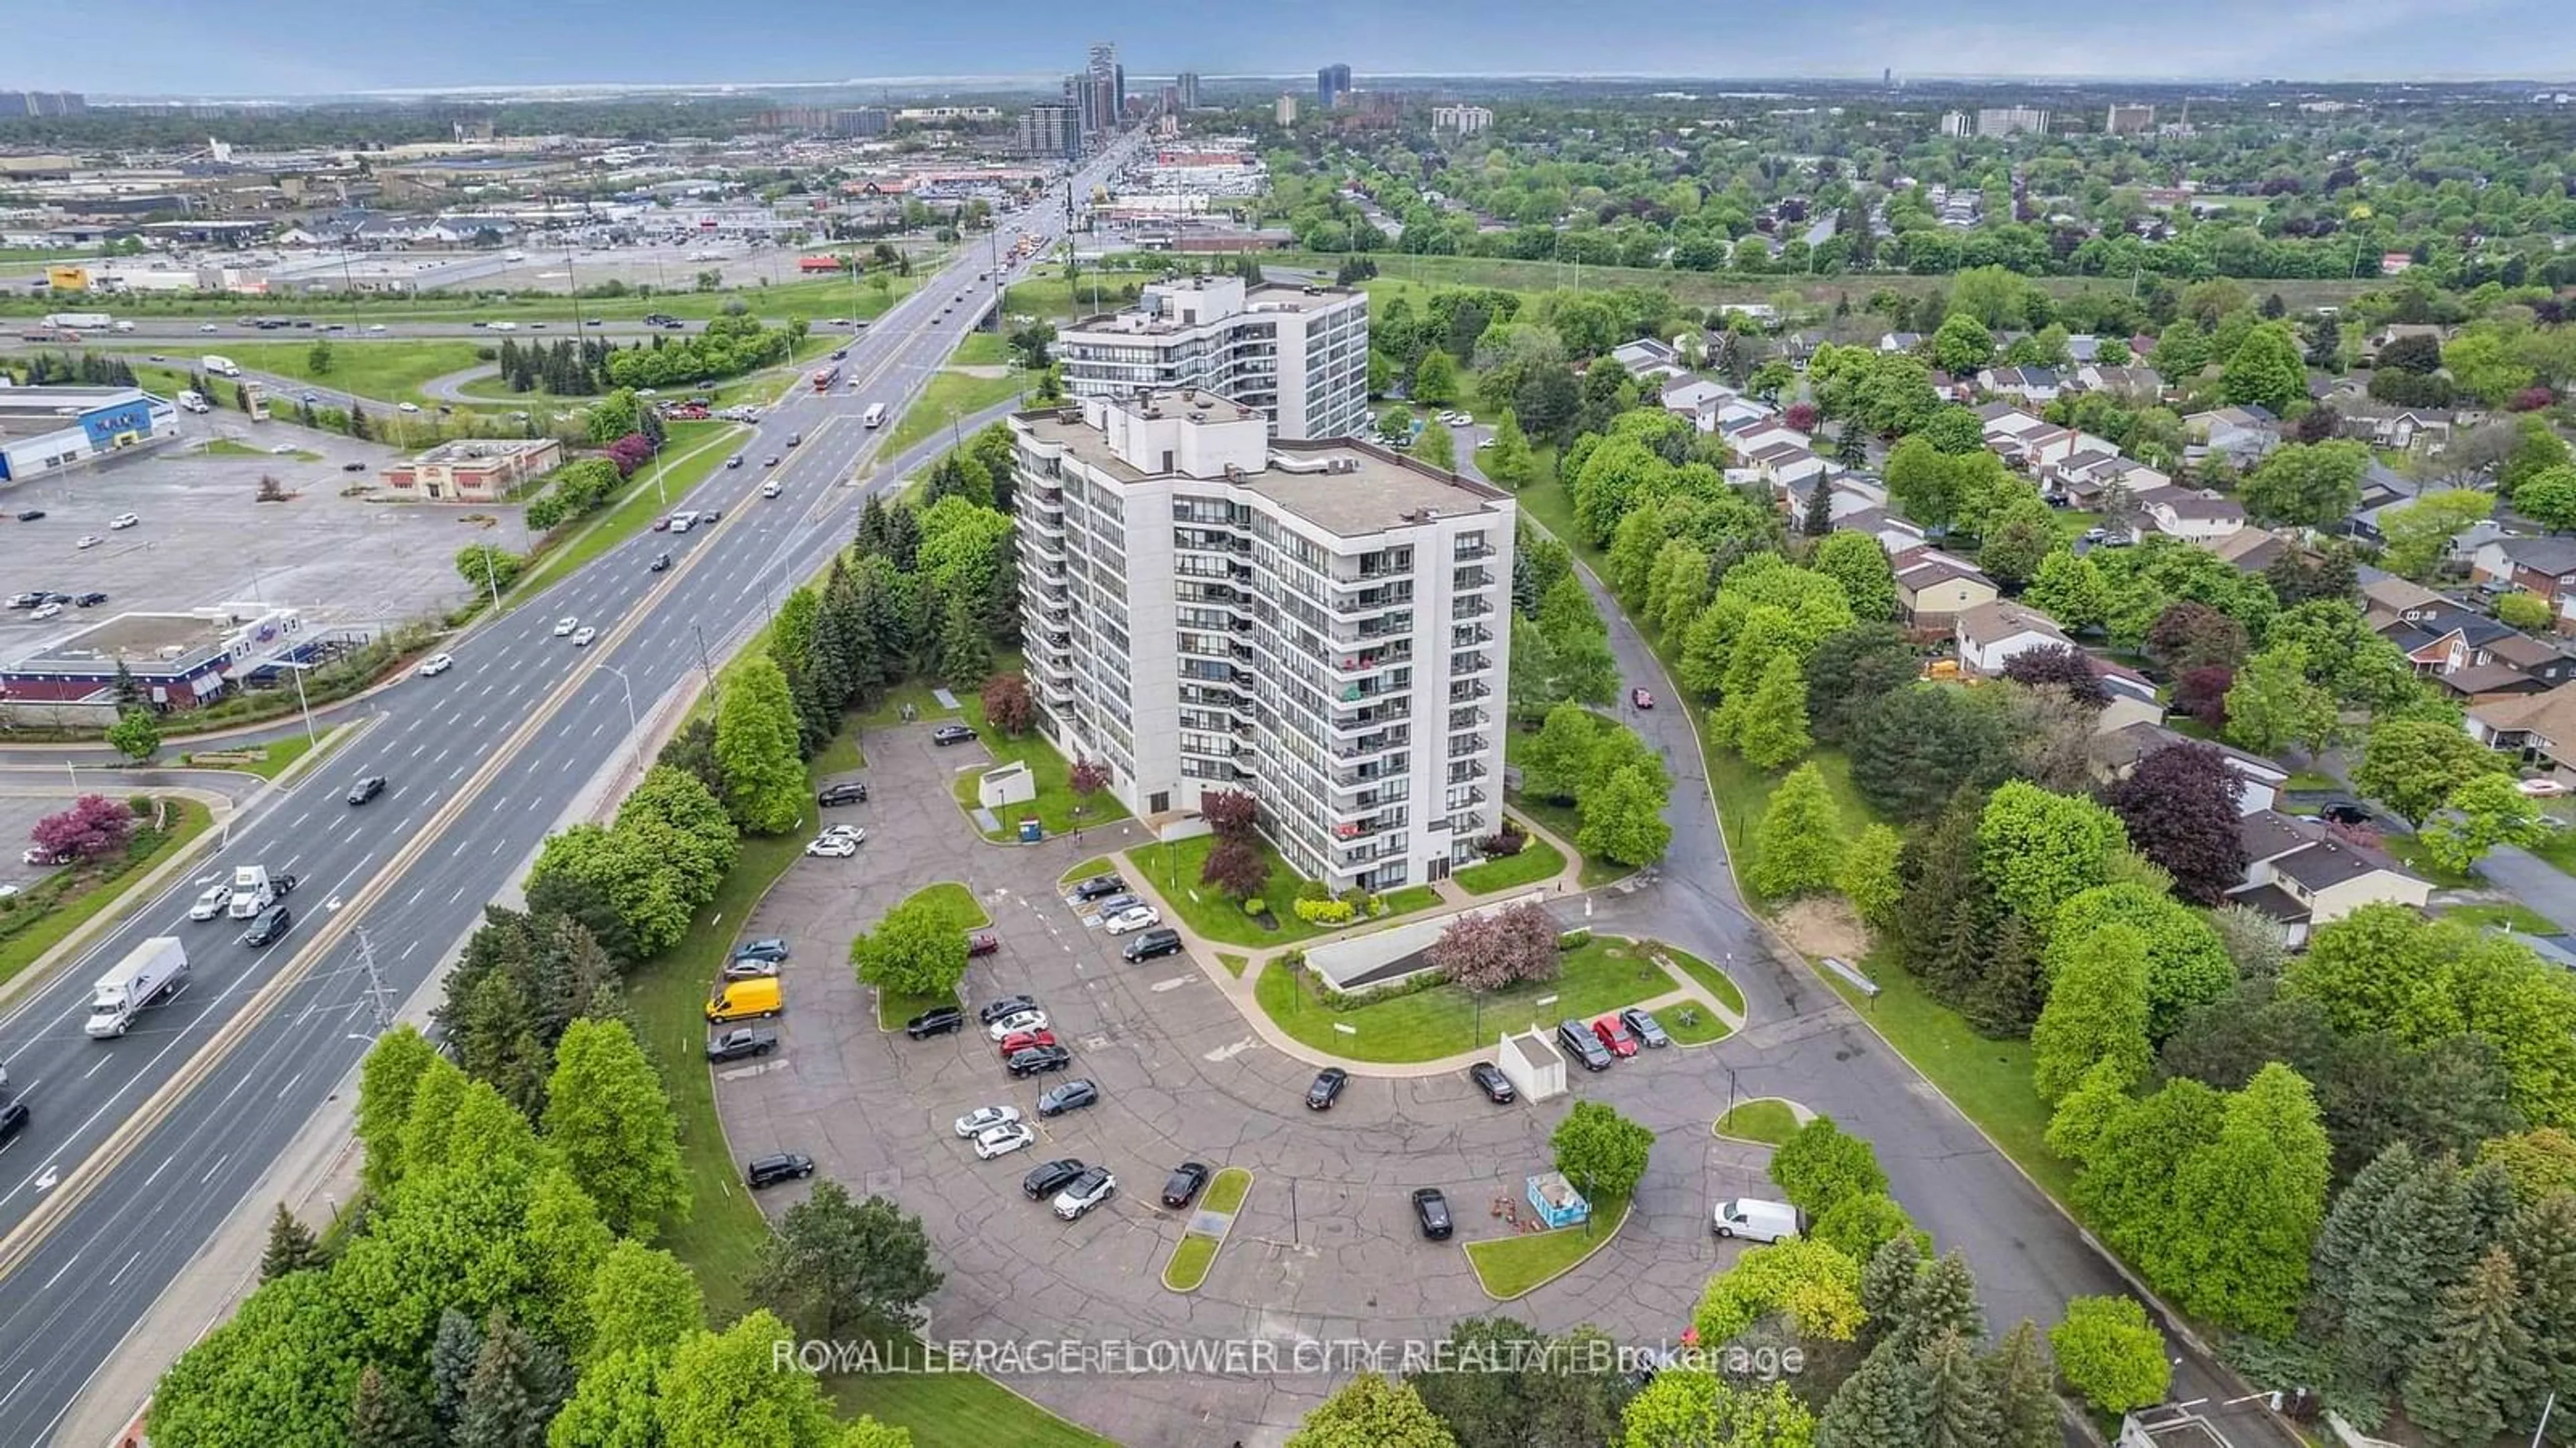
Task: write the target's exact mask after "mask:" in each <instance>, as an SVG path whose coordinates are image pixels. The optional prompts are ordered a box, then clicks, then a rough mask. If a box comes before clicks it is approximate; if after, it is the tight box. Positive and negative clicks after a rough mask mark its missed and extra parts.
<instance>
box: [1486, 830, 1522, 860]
mask: <svg viewBox="0 0 2576 1448" xmlns="http://www.w3.org/2000/svg"><path fill="white" fill-rule="evenodd" d="M1527 848H1529V836H1527V835H1525V834H1522V833H1521V832H1520V831H1519V830H1516V829H1514V828H1512V827H1511V826H1510V825H1508V824H1507V825H1504V826H1503V827H1502V829H1500V830H1499V831H1496V832H1495V833H1493V834H1490V835H1487V836H1485V837H1484V838H1483V839H1481V840H1478V841H1477V842H1476V853H1477V854H1480V855H1482V856H1484V857H1485V858H1486V859H1488V860H1502V859H1508V858H1510V857H1511V856H1513V855H1517V854H1519V853H1520V852H1521V851H1523V850H1525V849H1527Z"/></svg>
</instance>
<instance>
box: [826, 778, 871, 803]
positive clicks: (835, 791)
mask: <svg viewBox="0 0 2576 1448" xmlns="http://www.w3.org/2000/svg"><path fill="white" fill-rule="evenodd" d="M814 802H815V803H816V804H821V805H833V804H866V803H867V802H868V787H867V785H866V784H864V783H862V782H861V781H859V780H855V779H845V780H843V781H841V782H840V783H839V784H827V785H825V786H823V788H822V789H821V790H819V791H817V792H816V794H815V795H814Z"/></svg>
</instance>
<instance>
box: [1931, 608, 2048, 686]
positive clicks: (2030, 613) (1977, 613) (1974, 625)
mask: <svg viewBox="0 0 2576 1448" xmlns="http://www.w3.org/2000/svg"><path fill="white" fill-rule="evenodd" d="M1950 637H1951V639H1952V640H1953V641H1954V642H1955V643H1956V644H1957V645H1958V649H1959V667H1960V669H1961V670H1963V671H1964V672H1967V673H1971V674H1977V675H1981V676H1983V677H1986V678H1996V677H2000V676H2001V675H2002V673H2003V671H2004V666H2005V665H2006V664H2009V663H2011V662H2012V661H2013V659H2014V658H2015V657H2016V656H2018V655H2021V654H2026V653H2029V652H2030V651H2031V650H2033V649H2042V648H2050V647H2061V648H2071V647H2073V644H2072V643H2071V642H2070V641H2069V640H2068V639H2067V637H2066V635H2065V634H2064V633H2063V632H2061V631H2059V629H2058V627H2057V620H2055V619H2053V618H2050V617H2049V616H2048V615H2047V614H2044V613H2041V612H2040V611H2039V610H2038V609H2035V608H2025V607H2023V606H2022V605H2020V604H2018V603H2006V602H2004V601H2003V600H2001V599H1995V600H1993V601H1990V602H1987V603H1981V604H1978V605H1976V606H1975V607H1973V608H1968V609H1963V610H1961V611H1960V612H1959V614H1958V615H1957V616H1956V617H1955V618H1953V619H1951V621H1950Z"/></svg>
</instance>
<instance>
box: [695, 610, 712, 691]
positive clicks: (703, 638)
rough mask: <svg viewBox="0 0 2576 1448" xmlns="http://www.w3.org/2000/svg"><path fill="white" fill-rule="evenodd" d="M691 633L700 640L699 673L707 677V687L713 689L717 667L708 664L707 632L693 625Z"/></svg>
mask: <svg viewBox="0 0 2576 1448" xmlns="http://www.w3.org/2000/svg"><path fill="white" fill-rule="evenodd" d="M689 632H691V633H693V634H695V635H697V639H698V672H699V673H702V674H704V675H706V676H707V687H708V688H710V689H712V688H714V687H715V686H716V666H715V665H713V664H711V663H709V662H707V631H706V630H705V629H704V628H702V627H700V626H698V625H696V624H691V625H689Z"/></svg>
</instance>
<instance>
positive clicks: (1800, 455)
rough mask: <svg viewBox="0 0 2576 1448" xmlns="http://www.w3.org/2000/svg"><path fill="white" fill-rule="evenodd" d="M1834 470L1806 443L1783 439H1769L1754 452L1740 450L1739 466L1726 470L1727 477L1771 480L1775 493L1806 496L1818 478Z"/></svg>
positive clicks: (1738, 480) (1730, 479)
mask: <svg viewBox="0 0 2576 1448" xmlns="http://www.w3.org/2000/svg"><path fill="white" fill-rule="evenodd" d="M1833 471H1834V465H1833V464H1832V463H1830V462H1827V461H1826V460H1825V459H1823V458H1820V457H1818V456H1816V455H1815V453H1814V452H1812V451H1810V450H1809V449H1808V448H1806V447H1805V446H1803V445H1802V444H1799V443H1794V442H1787V441H1779V442H1770V443H1765V444H1763V445H1762V446H1761V447H1759V448H1756V449H1754V450H1753V451H1752V452H1750V453H1742V452H1739V453H1737V454H1736V459H1735V466H1733V467H1730V468H1728V469H1727V470H1726V480H1727V481H1728V482H1730V483H1767V484H1769V485H1770V486H1771V489H1772V491H1773V492H1774V494H1775V495H1778V496H1784V497H1788V498H1793V499H1799V500H1804V499H1805V498H1806V496H1807V493H1808V491H1809V490H1810V489H1812V488H1813V487H1814V486H1815V485H1816V480H1817V479H1818V478H1822V477H1825V476H1827V475H1829V474H1830V473H1832V472H1833Z"/></svg>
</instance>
